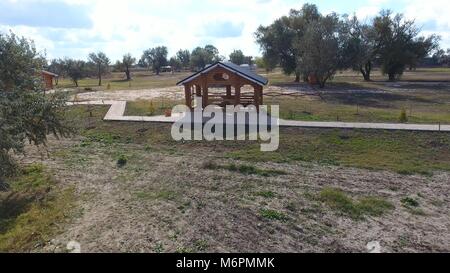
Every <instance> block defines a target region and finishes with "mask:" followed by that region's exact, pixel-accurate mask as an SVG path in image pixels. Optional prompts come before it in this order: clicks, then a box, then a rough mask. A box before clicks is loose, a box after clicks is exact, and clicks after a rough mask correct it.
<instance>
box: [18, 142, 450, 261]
mask: <svg viewBox="0 0 450 273" xmlns="http://www.w3.org/2000/svg"><path fill="white" fill-rule="evenodd" d="M48 146H49V149H50V150H49V154H50V155H51V156H50V157H49V158H48V157H42V156H41V154H40V153H39V152H38V151H37V150H35V149H34V148H31V147H29V148H28V149H27V155H26V157H24V158H22V159H21V160H22V162H24V163H27V162H41V161H42V162H43V164H45V165H47V166H48V168H50V170H52V172H53V174H54V176H55V177H56V178H57V180H58V181H60V183H61V187H72V186H73V187H75V189H76V194H77V196H78V198H79V201H78V202H77V205H78V206H79V211H78V212H77V215H78V216H77V217H75V218H74V219H73V220H72V221H71V223H70V224H68V226H67V227H66V229H65V231H64V232H63V233H61V234H59V235H58V236H57V237H56V238H54V240H51V241H50V242H48V244H47V245H46V246H45V247H43V248H42V249H39V250H38V251H45V252H53V251H55V252H61V251H65V246H66V244H67V243H68V242H69V241H72V240H75V241H77V242H80V244H81V250H82V252H366V251H367V249H366V244H367V243H368V242H370V241H379V242H380V243H381V247H382V249H381V250H382V251H383V252H430V251H431V252H448V251H450V232H449V231H450V215H449V214H448V213H447V212H448V211H449V209H450V205H449V204H450V174H449V173H447V172H437V173H435V174H434V175H432V176H422V175H406V176H405V175H400V174H397V173H392V172H387V171H369V170H363V169H355V168H348V167H338V166H327V165H316V164H312V163H302V162H289V163H273V162H266V163H256V164H255V166H256V167H257V168H260V169H263V170H277V171H283V172H285V174H280V175H274V176H268V177H266V176H260V175H258V174H243V173H240V172H233V171H230V170H225V169H214V170H212V169H209V168H205V162H215V163H216V164H219V165H220V164H229V163H235V164H241V162H239V161H235V160H231V159H225V158H220V157H219V159H217V154H216V153H214V154H211V153H210V152H211V150H209V149H201V148H198V149H193V150H191V151H189V152H186V151H178V150H170V149H169V150H158V149H153V148H151V147H146V148H143V147H142V145H136V144H133V143H130V144H114V145H113V146H110V145H104V144H101V143H87V142H83V141H82V140H81V139H80V138H76V139H72V140H63V141H61V140H54V139H52V140H51V141H50V143H49V145H48ZM121 153H126V154H127V155H128V162H127V164H126V165H125V166H124V167H122V168H119V167H118V166H117V164H116V162H117V156H118V154H121ZM327 187H333V188H339V189H341V190H343V191H344V192H345V193H346V194H348V195H349V196H350V197H352V198H359V197H363V196H376V197H379V198H383V199H385V200H387V201H389V202H391V203H392V204H393V205H394V209H393V210H392V211H389V212H387V213H384V214H383V215H382V216H377V217H375V216H366V217H364V219H358V220H356V219H352V218H351V217H348V216H347V215H345V214H342V213H341V212H339V211H336V210H334V209H331V208H330V207H328V206H327V205H325V204H324V203H323V202H321V201H320V200H318V199H317V198H316V196H317V195H318V194H319V192H320V191H321V190H322V189H324V188H327ZM268 193H270V194H268ZM405 197H411V198H414V199H415V200H418V202H419V203H420V209H413V208H408V207H405V206H404V204H403V203H402V201H401V200H403V199H404V198H405ZM264 211H272V212H276V215H278V216H277V217H268V216H267V215H266V214H265V213H264Z"/></svg>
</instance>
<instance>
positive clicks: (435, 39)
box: [408, 34, 440, 70]
mask: <svg viewBox="0 0 450 273" xmlns="http://www.w3.org/2000/svg"><path fill="white" fill-rule="evenodd" d="M439 40H440V37H439V36H437V35H435V34H432V35H430V36H429V37H427V38H425V37H419V38H417V39H416V41H415V42H414V44H413V45H412V48H411V51H412V55H411V58H410V60H409V63H408V65H409V70H413V69H414V70H415V69H416V67H417V63H419V62H420V61H421V60H423V59H424V58H425V57H427V56H428V54H430V52H433V51H434V52H436V51H437V50H439Z"/></svg>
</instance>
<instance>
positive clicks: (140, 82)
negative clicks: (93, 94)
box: [57, 72, 190, 91]
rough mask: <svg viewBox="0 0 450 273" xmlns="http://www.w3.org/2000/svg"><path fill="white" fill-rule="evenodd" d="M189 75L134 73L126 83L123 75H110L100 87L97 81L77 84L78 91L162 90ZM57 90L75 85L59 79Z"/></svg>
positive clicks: (73, 87)
mask: <svg viewBox="0 0 450 273" xmlns="http://www.w3.org/2000/svg"><path fill="white" fill-rule="evenodd" d="M189 74H190V73H176V74H173V75H172V74H170V73H161V74H160V75H155V74H153V73H150V72H136V73H134V74H133V80H132V81H127V80H126V79H125V76H124V73H111V74H110V75H107V76H105V78H104V79H103V80H102V86H98V79H96V78H86V79H82V80H80V81H79V82H78V85H79V88H78V89H80V90H83V89H85V88H89V89H92V90H94V91H98V90H138V89H149V88H162V87H170V86H175V84H176V83H177V82H178V81H179V80H180V79H182V78H183V77H187V76H188V75H189ZM57 88H69V89H76V86H75V84H74V83H73V81H71V80H70V79H69V78H64V79H60V81H59V83H58V86H57Z"/></svg>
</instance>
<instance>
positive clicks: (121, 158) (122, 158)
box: [117, 155, 128, 168]
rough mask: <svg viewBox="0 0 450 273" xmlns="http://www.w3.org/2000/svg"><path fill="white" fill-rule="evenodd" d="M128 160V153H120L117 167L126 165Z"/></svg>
mask: <svg viewBox="0 0 450 273" xmlns="http://www.w3.org/2000/svg"><path fill="white" fill-rule="evenodd" d="M127 162H128V158H127V156H126V155H120V156H119V158H118V159H117V167H119V168H121V167H123V166H125V165H126V164H127Z"/></svg>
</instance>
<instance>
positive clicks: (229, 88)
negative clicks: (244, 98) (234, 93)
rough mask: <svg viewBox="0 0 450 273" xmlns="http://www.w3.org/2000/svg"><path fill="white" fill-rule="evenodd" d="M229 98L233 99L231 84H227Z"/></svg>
mask: <svg viewBox="0 0 450 273" xmlns="http://www.w3.org/2000/svg"><path fill="white" fill-rule="evenodd" d="M227 99H231V85H227Z"/></svg>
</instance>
